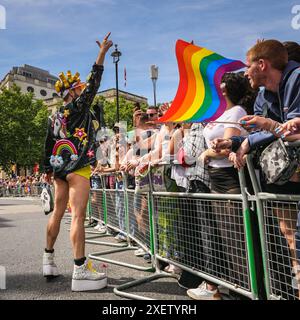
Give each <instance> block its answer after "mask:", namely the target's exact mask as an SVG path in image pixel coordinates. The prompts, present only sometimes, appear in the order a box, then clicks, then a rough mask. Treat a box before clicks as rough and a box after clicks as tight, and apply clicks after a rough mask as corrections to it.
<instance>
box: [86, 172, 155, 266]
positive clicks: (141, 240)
mask: <svg viewBox="0 0 300 320" xmlns="http://www.w3.org/2000/svg"><path fill="white" fill-rule="evenodd" d="M112 177H113V178H114V179H111V178H112ZM109 179H111V180H110V181H109ZM112 180H114V182H113V184H114V185H113V186H112V185H111V184H112ZM110 182H111V183H110ZM116 182H117V184H116ZM109 184H110V185H109ZM116 185H118V187H116ZM101 186H102V187H101V188H98V189H92V190H91V210H92V217H93V219H95V220H97V221H99V222H100V223H101V224H102V225H104V226H105V227H106V228H107V230H113V231H114V232H119V233H122V234H123V235H124V236H125V237H126V242H123V243H121V244H120V243H113V242H104V241H98V240H89V239H88V240H86V243H92V244H100V245H109V246H113V247H119V248H118V249H111V250H106V251H97V252H93V253H90V254H89V258H91V259H94V260H98V261H103V262H109V263H112V264H116V265H120V266H124V267H128V268H133V269H137V270H140V271H147V272H152V271H153V270H154V268H153V265H152V264H151V265H150V266H147V267H145V266H141V265H135V264H131V263H126V262H124V261H120V260H113V259H109V258H105V256H106V255H109V254H115V253H119V252H120V253H122V252H124V251H127V250H137V249H138V247H137V246H136V245H135V244H138V245H139V246H140V247H142V248H143V249H144V250H145V253H146V252H148V253H150V251H151V240H150V235H149V232H148V230H149V219H148V203H147V202H148V195H147V194H135V192H134V190H131V189H129V188H128V184H127V178H126V176H125V175H124V174H122V173H120V172H117V173H115V174H113V175H112V174H105V175H101ZM99 200H100V202H99ZM139 205H141V206H142V207H144V211H145V212H146V214H145V213H144V215H145V219H144V221H143V222H140V223H137V221H136V215H137V212H136V208H137V207H138V206H139ZM99 236H100V237H104V236H110V237H111V236H112V235H111V233H110V232H108V231H107V233H106V234H103V235H99Z"/></svg>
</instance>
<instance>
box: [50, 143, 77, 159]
mask: <svg viewBox="0 0 300 320" xmlns="http://www.w3.org/2000/svg"><path fill="white" fill-rule="evenodd" d="M64 151H67V152H69V153H70V154H71V155H77V154H78V152H77V150H76V148H75V146H74V144H73V143H72V142H71V141H69V140H66V139H61V140H59V141H57V142H56V143H55V145H54V148H53V152H52V154H53V155H54V156H57V155H61V154H62V153H63V152H64Z"/></svg>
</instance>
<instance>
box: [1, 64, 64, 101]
mask: <svg viewBox="0 0 300 320" xmlns="http://www.w3.org/2000/svg"><path fill="white" fill-rule="evenodd" d="M57 80H58V78H57V77H55V76H53V75H51V74H50V73H49V71H46V70H43V69H40V68H37V67H33V66H30V65H28V64H24V65H23V66H21V67H13V68H12V69H11V70H10V71H9V72H8V73H7V74H6V75H5V77H4V78H3V80H2V81H1V82H0V90H1V89H3V88H6V89H10V88H11V87H12V86H13V85H14V84H16V85H17V86H18V87H20V88H21V92H22V93H27V92H32V93H33V94H34V97H35V98H36V99H42V100H45V99H50V98H53V97H58V95H57V93H56V91H55V87H54V85H55V82H56V81H57Z"/></svg>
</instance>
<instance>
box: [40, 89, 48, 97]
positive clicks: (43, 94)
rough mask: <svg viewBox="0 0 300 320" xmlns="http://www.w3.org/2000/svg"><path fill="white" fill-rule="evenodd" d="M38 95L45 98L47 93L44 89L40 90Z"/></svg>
mask: <svg viewBox="0 0 300 320" xmlns="http://www.w3.org/2000/svg"><path fill="white" fill-rule="evenodd" d="M40 94H41V95H42V96H43V97H46V95H47V91H46V90H44V89H42V90H41V91H40Z"/></svg>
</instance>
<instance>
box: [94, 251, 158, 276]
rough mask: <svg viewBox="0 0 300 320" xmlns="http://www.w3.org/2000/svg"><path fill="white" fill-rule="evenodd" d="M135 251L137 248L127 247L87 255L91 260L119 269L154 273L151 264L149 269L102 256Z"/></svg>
mask: <svg viewBox="0 0 300 320" xmlns="http://www.w3.org/2000/svg"><path fill="white" fill-rule="evenodd" d="M137 249H138V247H133V246H127V247H124V248H119V249H112V250H106V251H101V252H92V253H90V254H89V258H90V259H93V260H98V261H102V262H107V263H111V264H115V265H117V266H121V267H126V268H130V269H135V270H139V271H145V272H154V271H155V268H154V266H153V265H152V264H151V266H150V267H142V266H139V265H135V264H130V263H126V262H122V261H118V260H113V259H108V258H104V257H103V256H104V255H107V254H111V253H117V252H123V251H128V250H137Z"/></svg>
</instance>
